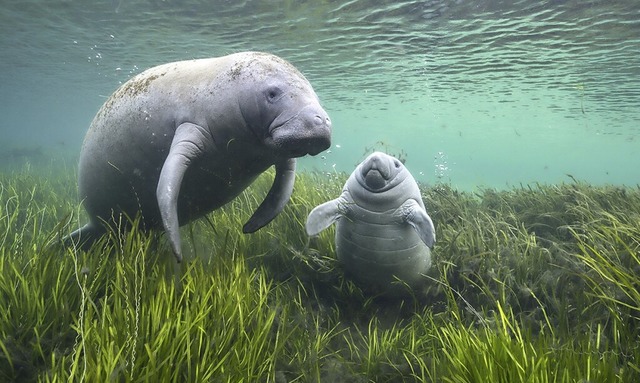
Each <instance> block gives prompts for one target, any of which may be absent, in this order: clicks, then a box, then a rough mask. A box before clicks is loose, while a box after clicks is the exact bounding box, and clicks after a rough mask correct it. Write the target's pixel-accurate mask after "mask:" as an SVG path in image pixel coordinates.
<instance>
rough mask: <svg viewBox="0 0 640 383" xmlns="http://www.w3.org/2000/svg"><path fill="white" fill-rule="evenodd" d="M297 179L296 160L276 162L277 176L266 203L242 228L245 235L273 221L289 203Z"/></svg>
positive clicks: (262, 204)
mask: <svg viewBox="0 0 640 383" xmlns="http://www.w3.org/2000/svg"><path fill="white" fill-rule="evenodd" d="M295 178H296V159H295V158H287V159H283V160H280V161H278V162H276V175H275V177H274V179H273V184H272V185H271V189H270V190H269V193H267V196H266V197H265V198H264V201H262V203H261V204H260V206H259V207H258V208H257V209H256V211H255V212H254V213H253V215H252V216H251V218H249V220H248V221H247V223H245V224H244V226H243V227H242V232H243V233H253V232H254V231H256V230H258V229H260V228H261V227H263V226H265V225H266V224H268V223H269V222H271V220H273V219H274V218H275V217H276V216H277V215H278V214H279V213H280V212H281V211H282V209H284V206H285V205H286V204H287V202H289V198H291V193H293V183H294V181H295Z"/></svg>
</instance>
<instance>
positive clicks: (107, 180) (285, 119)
mask: <svg viewBox="0 0 640 383" xmlns="http://www.w3.org/2000/svg"><path fill="white" fill-rule="evenodd" d="M330 140H331V122H330V119H329V117H328V115H327V113H326V112H325V111H324V110H323V108H322V107H321V106H320V103H319V101H318V97H317V96H316V94H315V92H314V91H313V89H312V87H311V85H310V84H309V82H308V81H307V80H306V79H305V78H304V76H303V75H302V74H301V73H300V72H299V71H298V70H297V69H296V68H294V67H293V66H292V65H291V64H289V63H288V62H286V61H285V60H283V59H281V58H279V57H277V56H274V55H271V54H266V53H259V52H242V53H236V54H232V55H228V56H224V57H219V58H209V59H199V60H190V61H181V62H174V63H169V64H165V65H160V66H157V67H154V68H151V69H148V70H146V71H144V72H143V73H141V74H139V75H137V76H135V77H134V78H132V79H131V80H129V81H127V82H126V83H125V84H123V85H122V86H121V87H120V88H119V89H118V90H116V91H115V92H114V93H113V94H112V95H111V96H110V97H109V99H107V101H106V102H105V104H104V105H103V106H102V108H101V109H100V110H99V111H98V113H97V115H96V117H95V118H94V120H93V122H92V123H91V126H90V128H89V131H88V132H87V135H86V137H85V140H84V143H83V146H82V150H81V153H80V164H79V179H78V186H79V194H80V198H81V199H82V202H83V205H84V207H85V208H86V210H87V212H88V213H89V216H90V222H89V223H88V224H87V225H86V226H84V227H82V228H80V229H79V230H77V231H75V232H74V233H72V234H71V235H70V236H69V238H68V239H67V241H73V242H75V243H77V242H81V243H82V242H87V241H88V242H91V241H93V240H94V239H95V238H96V237H98V236H99V235H101V234H102V233H103V232H104V231H105V225H116V227H120V228H122V227H123V226H122V223H124V224H125V225H124V226H125V227H126V224H127V220H130V219H132V218H134V217H136V215H137V214H138V213H140V216H141V223H140V224H141V225H142V226H143V227H144V228H146V229H154V228H164V230H165V232H166V233H167V235H168V239H169V242H170V244H171V247H172V250H173V252H174V255H175V256H176V258H177V260H178V261H181V260H182V252H181V243H180V234H179V226H181V225H183V224H185V223H187V222H189V221H191V220H194V219H196V218H198V217H201V216H203V215H205V214H207V213H209V212H211V211H212V210H214V209H217V208H219V207H220V206H222V205H224V204H226V203H227V202H229V201H231V200H232V199H233V198H235V197H236V196H237V195H238V194H240V193H241V192H242V191H243V190H244V189H245V188H246V187H247V186H249V185H250V184H251V183H252V182H253V181H254V180H255V179H256V178H257V177H258V176H259V175H260V174H261V173H262V172H264V171H265V170H266V169H268V168H269V167H271V166H273V165H275V169H276V175H275V179H274V182H273V185H272V187H271V190H270V191H269V193H268V194H267V196H266V198H265V200H264V201H263V202H262V204H261V205H260V206H259V207H258V209H257V210H256V211H255V213H254V214H253V216H252V217H251V218H250V219H249V221H248V222H247V223H246V224H245V226H244V228H243V230H244V232H245V233H248V232H253V231H256V230H258V229H259V228H261V227H263V226H264V225H266V224H267V223H269V222H270V221H271V220H272V219H273V218H274V217H275V216H276V215H277V214H278V213H280V211H281V210H282V209H283V208H284V206H285V204H286V203H287V202H288V200H289V197H290V196H291V193H292V190H293V183H294V177H295V164H296V160H295V158H296V157H301V156H304V155H307V154H311V155H316V154H318V153H319V152H321V151H323V150H325V149H327V148H328V147H329V146H330Z"/></svg>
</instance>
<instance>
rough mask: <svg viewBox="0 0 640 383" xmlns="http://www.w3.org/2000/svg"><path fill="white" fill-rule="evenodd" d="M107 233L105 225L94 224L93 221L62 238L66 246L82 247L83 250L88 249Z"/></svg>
mask: <svg viewBox="0 0 640 383" xmlns="http://www.w3.org/2000/svg"><path fill="white" fill-rule="evenodd" d="M104 233H105V229H104V227H102V226H100V225H94V224H93V223H92V222H89V223H88V224H86V225H84V226H82V227H81V228H79V229H78V230H76V231H74V232H73V233H71V234H69V235H68V236H66V237H64V238H63V239H62V242H63V244H64V246H65V247H76V246H78V247H80V248H81V249H83V250H88V249H89V247H91V245H92V244H93V243H94V242H95V241H96V240H97V239H98V238H100V236H101V235H102V234H104Z"/></svg>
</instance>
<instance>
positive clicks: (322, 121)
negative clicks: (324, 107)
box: [313, 114, 331, 126]
mask: <svg viewBox="0 0 640 383" xmlns="http://www.w3.org/2000/svg"><path fill="white" fill-rule="evenodd" d="M313 122H315V124H316V125H327V126H331V119H329V117H322V116H320V115H319V114H316V115H315V117H314V119H313Z"/></svg>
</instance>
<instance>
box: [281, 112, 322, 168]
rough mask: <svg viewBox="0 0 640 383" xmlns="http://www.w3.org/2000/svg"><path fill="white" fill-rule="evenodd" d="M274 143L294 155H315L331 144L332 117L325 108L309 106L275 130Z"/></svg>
mask: <svg viewBox="0 0 640 383" xmlns="http://www.w3.org/2000/svg"><path fill="white" fill-rule="evenodd" d="M273 143H274V144H275V145H276V146H279V147H281V148H284V149H285V150H286V151H287V152H288V154H289V155H290V156H292V157H302V156H304V155H307V154H310V155H312V156H315V155H316V154H318V153H320V152H323V151H325V150H327V149H329V147H330V146H331V119H330V118H329V115H328V114H327V112H325V111H324V109H322V108H320V107H313V106H307V107H305V108H303V109H302V110H301V111H300V112H299V113H298V114H297V116H295V117H294V118H292V119H291V120H290V121H288V122H287V123H286V124H284V125H283V126H281V127H280V128H278V129H276V130H275V131H274V132H273Z"/></svg>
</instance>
